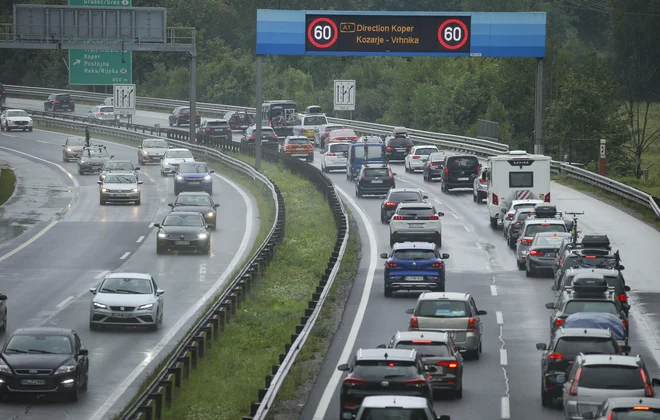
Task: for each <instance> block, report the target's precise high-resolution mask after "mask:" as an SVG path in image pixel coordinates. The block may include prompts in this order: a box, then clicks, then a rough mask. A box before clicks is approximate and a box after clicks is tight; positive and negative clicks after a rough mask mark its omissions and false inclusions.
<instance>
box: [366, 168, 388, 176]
mask: <svg viewBox="0 0 660 420" xmlns="http://www.w3.org/2000/svg"><path fill="white" fill-rule="evenodd" d="M364 175H365V176H389V173H388V171H387V168H367V169H365V170H364Z"/></svg>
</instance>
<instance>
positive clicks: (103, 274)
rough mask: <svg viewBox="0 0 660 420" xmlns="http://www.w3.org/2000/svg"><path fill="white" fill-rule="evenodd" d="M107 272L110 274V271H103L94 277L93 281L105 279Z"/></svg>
mask: <svg viewBox="0 0 660 420" xmlns="http://www.w3.org/2000/svg"><path fill="white" fill-rule="evenodd" d="M109 272H110V270H104V271H101V272H100V273H98V274H97V275H96V277H94V278H95V279H102V278H103V277H105V276H106V275H107V274H108V273H109Z"/></svg>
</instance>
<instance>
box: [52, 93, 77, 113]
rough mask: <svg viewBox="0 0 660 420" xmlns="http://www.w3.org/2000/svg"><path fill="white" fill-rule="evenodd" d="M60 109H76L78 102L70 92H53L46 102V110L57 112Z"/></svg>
mask: <svg viewBox="0 0 660 420" xmlns="http://www.w3.org/2000/svg"><path fill="white" fill-rule="evenodd" d="M58 109H59V110H64V109H68V110H69V111H71V112H73V111H75V110H76V104H75V103H74V100H73V98H72V97H71V95H69V94H68V93H53V94H52V95H50V96H49V97H48V99H46V102H44V111H48V110H51V111H53V112H55V111H57V110H58Z"/></svg>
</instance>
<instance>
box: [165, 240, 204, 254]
mask: <svg viewBox="0 0 660 420" xmlns="http://www.w3.org/2000/svg"><path fill="white" fill-rule="evenodd" d="M186 241H187V242H188V244H187V245H181V244H177V243H176V242H178V240H174V239H160V238H159V239H158V242H157V244H158V246H161V247H163V248H166V249H178V250H182V251H201V250H203V249H206V247H207V246H208V244H209V239H205V240H199V239H187V240H186Z"/></svg>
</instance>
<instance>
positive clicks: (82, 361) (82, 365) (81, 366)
mask: <svg viewBox="0 0 660 420" xmlns="http://www.w3.org/2000/svg"><path fill="white" fill-rule="evenodd" d="M73 339H74V341H75V346H76V350H75V351H76V365H77V366H78V372H80V373H79V376H78V380H79V381H80V380H81V379H82V378H84V375H85V374H86V373H87V369H89V360H88V359H87V356H82V355H80V350H82V349H84V348H85V346H83V344H82V341H80V337H78V334H76V333H75V332H74V333H73Z"/></svg>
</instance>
